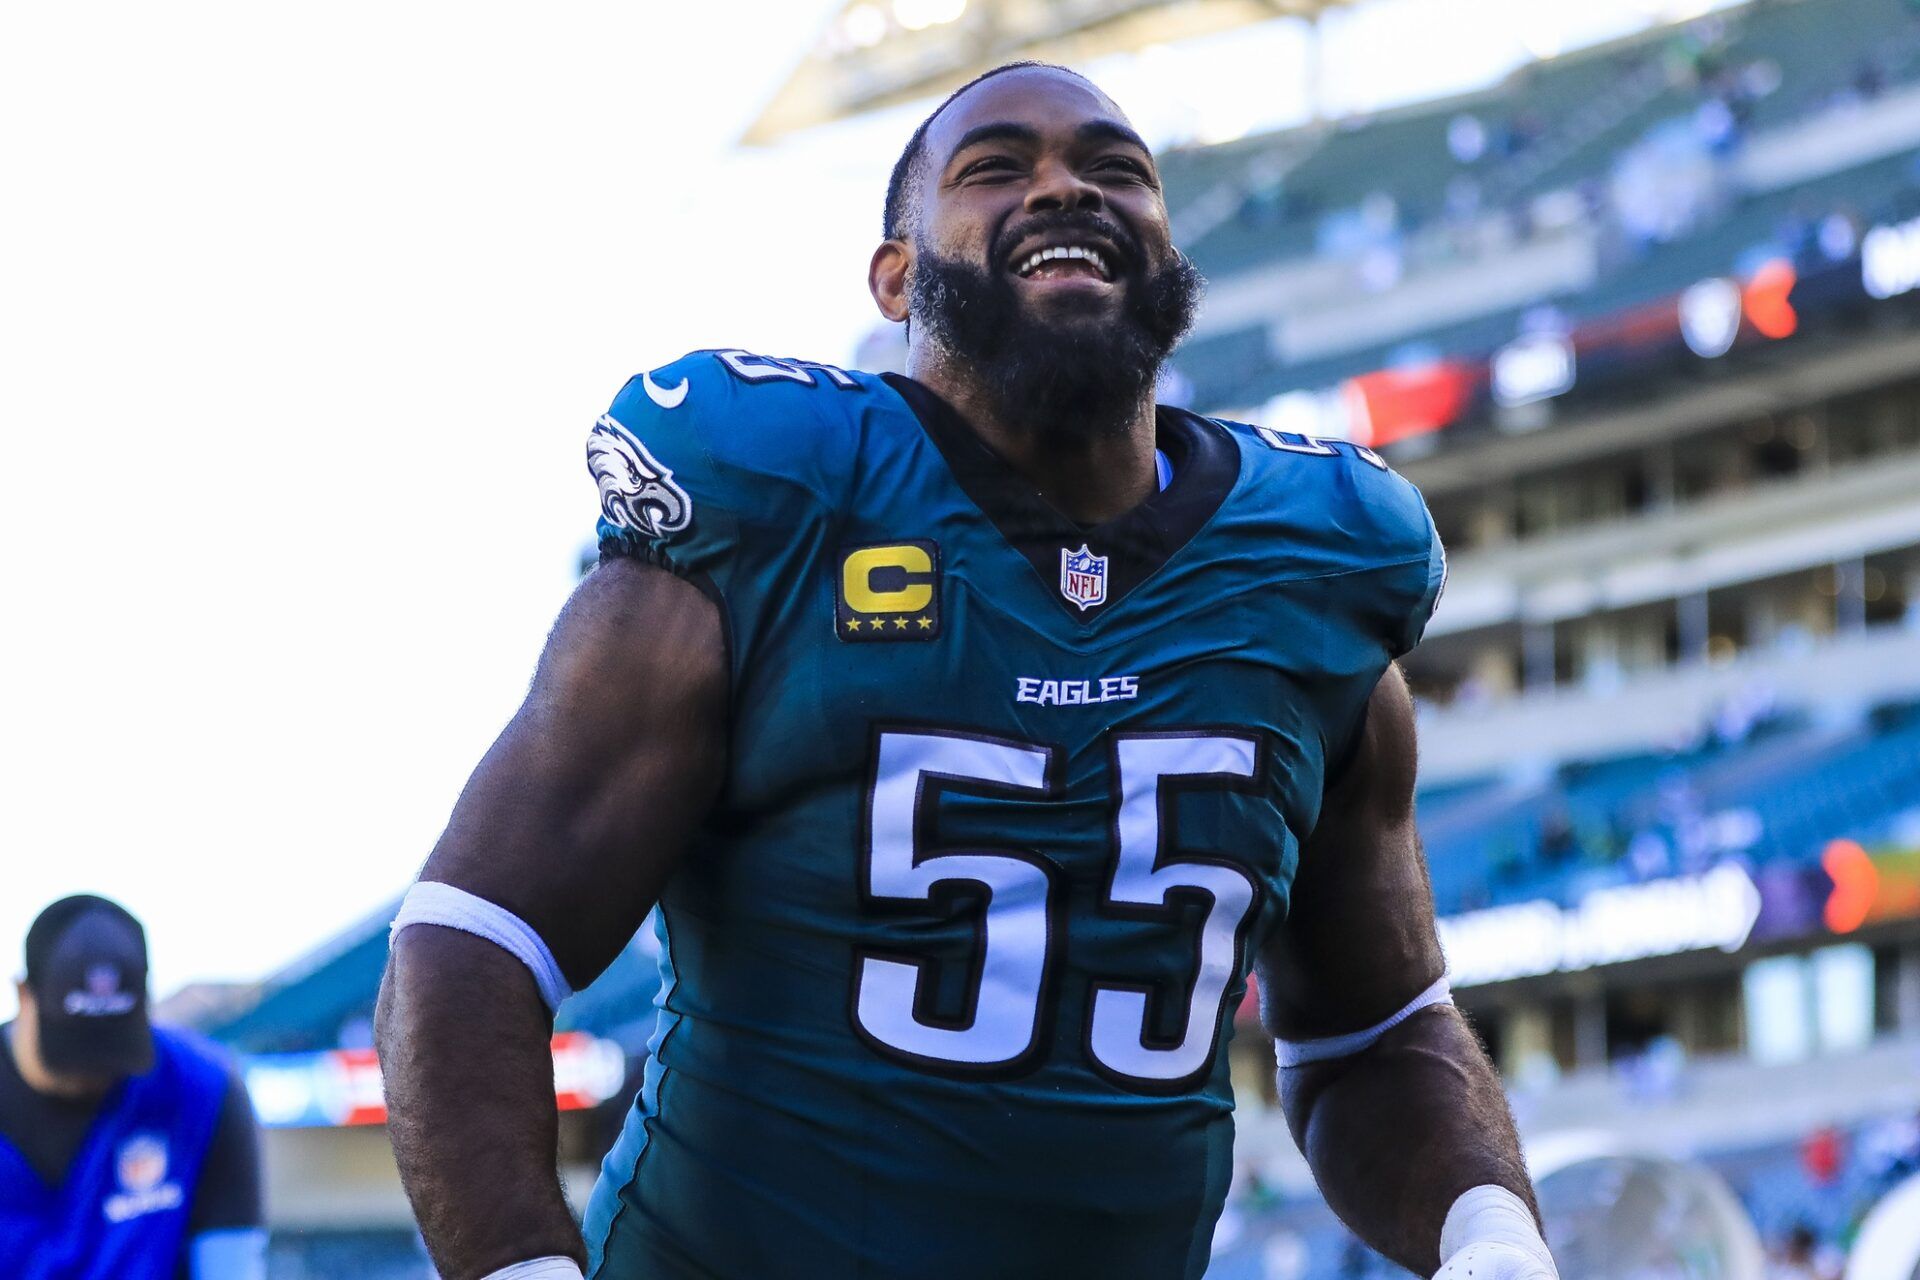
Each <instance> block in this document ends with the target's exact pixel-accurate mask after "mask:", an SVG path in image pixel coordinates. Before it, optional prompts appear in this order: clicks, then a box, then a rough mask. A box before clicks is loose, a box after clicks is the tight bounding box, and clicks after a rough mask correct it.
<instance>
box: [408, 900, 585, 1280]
mask: <svg viewBox="0 0 1920 1280" xmlns="http://www.w3.org/2000/svg"><path fill="white" fill-rule="evenodd" d="M410 924H437V925H441V926H443V927H445V928H448V929H458V930H460V932H462V933H470V934H472V935H473V936H474V937H476V938H485V939H486V940H487V941H488V942H491V943H492V944H493V945H494V946H496V947H499V948H500V949H501V950H503V951H505V952H506V953H507V954H508V955H510V956H512V957H513V958H514V959H516V960H518V961H519V962H520V963H521V964H523V965H525V966H527V972H528V973H531V974H532V975H533V982H534V985H535V986H537V987H539V988H540V998H541V999H542V1000H544V1001H546V1002H547V1008H548V1009H549V1010H553V1009H558V1008H559V1007H560V1002H561V1001H562V1000H565V999H566V998H567V997H568V996H570V995H572V994H573V988H572V987H569V986H568V985H567V979H566V975H564V974H562V973H561V972H560V963H559V961H557V960H555V959H554V958H553V952H552V951H550V950H549V949H548V948H547V944H546V942H545V941H544V940H543V939H542V938H541V937H540V935H539V934H537V933H535V932H534V931H533V926H532V925H530V924H528V923H527V922H526V921H525V920H522V919H521V918H520V917H519V916H516V915H515V914H513V912H511V911H509V910H507V909H506V908H505V907H502V906H499V905H497V904H495V903H492V902H488V901H487V900H486V899H485V898H482V897H478V896H476V895H474V894H471V893H468V892H467V891H466V890H465V889H456V888H454V887H453V886H452V885H450V884H439V883H437V882H435V881H432V880H419V881H416V882H415V883H414V886H413V887H412V888H411V889H408V890H407V896H406V897H405V898H404V899H402V900H401V903H400V914H399V915H397V916H395V917H394V918H393V929H392V931H391V933H392V934H398V933H399V932H400V931H401V930H402V929H404V928H406V927H407V926H408V925H410ZM389 936H391V934H390V935H389ZM543 1261H544V1260H543ZM567 1265H568V1266H572V1265H573V1264H572V1263H570V1262H569V1263H568V1264H567ZM497 1274H498V1275H503V1276H504V1275H506V1274H507V1273H506V1272H504V1271H503V1272H499V1273H497ZM526 1274H527V1276H529V1277H535V1276H538V1277H539V1278H540V1280H545V1277H546V1275H547V1274H548V1273H546V1272H533V1271H529V1272H527V1273H526ZM573 1274H574V1275H578V1274H579V1272H578V1271H577V1270H576V1271H575V1272H574V1273H573ZM513 1280H520V1277H519V1276H517V1275H516V1276H514V1278H513Z"/></svg>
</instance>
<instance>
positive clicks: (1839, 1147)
mask: <svg viewBox="0 0 1920 1280" xmlns="http://www.w3.org/2000/svg"><path fill="white" fill-rule="evenodd" d="M1845 1161H1846V1140H1845V1139H1844V1138H1843V1137H1841V1134H1840V1131H1839V1130H1838V1129H1835V1128H1833V1127H1832V1126H1831V1125H1828V1126H1826V1127H1823V1128H1819V1129H1815V1130H1814V1131H1813V1132H1812V1133H1810V1134H1808V1135H1807V1136H1806V1139H1805V1140H1804V1141H1803V1142H1801V1144H1800V1169H1801V1171H1802V1172H1803V1173H1805V1174H1806V1175H1807V1180H1808V1181H1809V1182H1811V1183H1813V1185H1815V1186H1816V1187H1826V1186H1831V1185H1833V1183H1835V1182H1836V1181H1838V1180H1839V1177H1840V1170H1841V1167H1842V1165H1843V1164H1844V1163H1845Z"/></svg>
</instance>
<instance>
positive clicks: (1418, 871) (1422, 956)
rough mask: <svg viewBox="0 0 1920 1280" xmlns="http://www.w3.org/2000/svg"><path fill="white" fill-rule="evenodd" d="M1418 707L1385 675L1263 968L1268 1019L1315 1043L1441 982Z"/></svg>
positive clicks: (1363, 1024) (1369, 1022) (1379, 1017)
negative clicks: (1419, 769) (1422, 819)
mask: <svg viewBox="0 0 1920 1280" xmlns="http://www.w3.org/2000/svg"><path fill="white" fill-rule="evenodd" d="M1415 766H1416V751H1415V742H1414V717H1413V700H1412V697H1411V696H1410V695H1409V694H1408V692H1407V686H1406V681H1405V679H1404V678H1403V677H1402V676H1401V675H1400V672H1399V670H1398V669H1397V668H1394V667H1389V668H1388V669H1387V671H1386V674H1385V675H1383V676H1382V677H1381V679H1380V683H1379V684H1378V685H1377V686H1376V687H1375V689H1374V691H1373V694H1372V697H1371V698H1370V699H1369V701H1368V705H1367V718H1366V723H1365V725H1364V727H1363V728H1362V730H1361V738H1360V743H1359V745H1358V747H1357V749H1356V751H1355V754H1354V757H1353V759H1352V760H1351V761H1350V762H1349V764H1348V765H1347V767H1346V770H1345V771H1344V773H1343V774H1342V776H1341V777H1340V779H1339V780H1338V781H1337V782H1336V784H1335V785H1334V786H1333V787H1332V788H1331V789H1330V790H1329V791H1328V793H1327V796H1326V799H1325V802H1324V804H1323V805H1322V808H1321V814H1320V820H1319V822H1318V823H1317V824H1316V826H1315V827H1314V830H1313V833H1312V835H1311V836H1309V837H1308V839H1307V841H1306V844H1305V846H1304V848H1303V849H1302V850H1301V854H1300V867H1299V871H1298V873H1297V874H1296V876H1295V877H1294V883H1293V888H1292V894H1291V898H1290V902H1289V906H1288V911H1287V918H1286V920H1285V922H1284V923H1283V924H1282V925H1281V926H1280V927H1279V928H1278V929H1277V930H1276V931H1275V933H1274V936H1273V937H1272V939H1271V940H1270V941H1269V942H1268V944H1267V945H1266V947H1265V948H1264V949H1263V951H1262V953H1261V955H1260V958H1259V963H1258V967H1259V973H1260V990H1261V1016H1262V1019H1263V1021H1264V1022H1265V1024H1266V1026H1267V1029H1268V1031H1269V1032H1271V1033H1272V1034H1273V1035H1275V1036H1277V1037H1280V1038H1282V1039H1286V1040H1309V1039H1319V1038H1322V1037H1327V1036H1336V1035H1343V1034H1347V1033H1350V1032H1354V1031H1358V1030H1361V1029H1364V1028H1367V1027H1371V1026H1374V1025H1376V1024H1378V1023H1379V1022H1381V1021H1383V1020H1384V1019H1386V1018H1389V1017H1391V1016H1392V1015H1393V1014H1394V1013H1396V1012H1397V1011H1399V1010H1400V1009H1402V1008H1404V1007H1405V1006H1406V1005H1407V1003H1408V1002H1409V1001H1411V1000H1413V999H1414V998H1415V997H1416V996H1418V995H1419V994H1420V993H1421V992H1422V991H1424V990H1425V989H1426V988H1427V987H1429V986H1431V985H1432V984H1433V983H1434V982H1435V981H1437V980H1438V979H1439V978H1440V976H1441V975H1442V974H1443V973H1444V972H1445V967H1446V966H1445V961H1444V960H1443V959H1442V957H1441V954H1440V942H1439V938H1438V935H1437V933H1436V931H1435V928H1434V921H1433V890H1432V887H1431V886H1430V885H1429V883H1428V880H1427V866H1426V859H1425V857H1424V855H1423V854H1422V852H1421V849H1420V839H1419V835H1418V833H1417V832H1416V830H1415V827H1414V808H1413V786H1414V773H1415Z"/></svg>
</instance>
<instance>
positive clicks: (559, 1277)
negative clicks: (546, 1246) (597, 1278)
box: [480, 1258, 584, 1280]
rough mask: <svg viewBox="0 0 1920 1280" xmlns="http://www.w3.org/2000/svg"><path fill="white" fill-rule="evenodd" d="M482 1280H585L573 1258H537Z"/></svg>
mask: <svg viewBox="0 0 1920 1280" xmlns="http://www.w3.org/2000/svg"><path fill="white" fill-rule="evenodd" d="M480 1280H584V1277H583V1276H582V1275H581V1274H580V1268H579V1267H577V1266H575V1265H574V1263H573V1259H572V1258H535V1259H534V1260H533V1261H532V1262H516V1263H514V1264H513V1265H512V1266H510V1267H502V1268H501V1269H500V1270H498V1271H494V1272H489V1273H488V1274H487V1275H484V1276H481V1277H480Z"/></svg>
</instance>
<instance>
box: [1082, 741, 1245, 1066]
mask: <svg viewBox="0 0 1920 1280" xmlns="http://www.w3.org/2000/svg"><path fill="white" fill-rule="evenodd" d="M1136 742H1184V743H1189V744H1194V745H1200V744H1205V745H1206V746H1208V747H1214V748H1218V747H1223V746H1228V744H1231V746H1232V747H1234V748H1238V749H1239V750H1238V751H1237V752H1235V754H1237V755H1240V756H1244V758H1245V768H1244V770H1242V769H1199V770H1173V769H1164V768H1163V769H1150V770H1148V771H1147V772H1146V773H1145V775H1144V776H1141V771H1140V770H1139V769H1135V770H1134V771H1133V774H1134V777H1135V778H1136V779H1137V781H1135V782H1134V783H1133V784H1132V785H1133V787H1137V788H1138V793H1139V794H1137V795H1135V794H1134V793H1133V792H1132V791H1131V789H1130V787H1129V776H1128V770H1127V769H1126V768H1125V767H1124V764H1123V761H1122V757H1123V756H1124V755H1125V754H1126V748H1127V746H1128V744H1130V743H1136ZM1260 746H1261V743H1260V739H1259V737H1258V736H1257V735H1255V734H1252V733H1249V732H1247V731H1246V730H1244V729H1168V730H1157V731H1151V732H1146V731H1140V732H1123V731H1114V732H1112V733H1110V734H1108V739H1107V767H1108V770H1109V773H1108V777H1109V779H1110V782H1109V790H1110V795H1111V797H1112V817H1111V819H1110V821H1109V822H1108V826H1107V836H1108V842H1109V847H1110V848H1111V850H1112V852H1113V866H1112V869H1111V870H1110V871H1109V873H1108V875H1107V880H1106V884H1105V886H1104V888H1102V890H1101V893H1100V910H1101V911H1102V912H1103V913H1105V914H1106V915H1110V916H1114V917H1116V918H1118V919H1121V920H1137V921H1142V922H1151V923H1167V922H1168V921H1169V919H1170V918H1173V919H1174V920H1176V921H1177V918H1178V916H1179V914H1180V911H1181V908H1180V906H1179V903H1178V902H1177V901H1174V900H1173V899H1174V898H1175V896H1176V895H1179V896H1186V897H1204V898H1205V899H1206V902H1207V914H1206V917H1205V919H1203V920H1202V921H1201V923H1200V925H1199V927H1198V928H1196V929H1195V930H1194V937H1193V960H1192V976H1191V977H1190V978H1189V979H1188V981H1187V983H1186V988H1185V991H1184V993H1182V992H1170V991H1169V990H1168V989H1167V988H1166V986H1165V985H1164V984H1160V985H1156V984H1153V983H1140V982H1118V981H1113V980H1103V979H1096V980H1095V981H1094V983H1093V986H1092V992H1091V996H1090V998H1089V1000H1088V1006H1089V1007H1088V1012H1087V1022H1086V1029H1085V1032H1084V1033H1083V1037H1082V1047H1083V1048H1084V1049H1085V1050H1086V1054H1087V1060H1088V1061H1089V1062H1091V1063H1092V1064H1093V1068H1094V1070H1095V1071H1097V1072H1099V1073H1100V1074H1101V1075H1103V1076H1106V1077H1107V1078H1108V1079H1111V1080H1113V1081H1115V1082H1116V1083H1120V1084H1124V1085H1126V1086H1127V1087H1128V1088H1130V1089H1137V1090H1143V1091H1147V1092H1166V1093H1185V1092H1187V1091H1189V1090H1191V1089H1192V1088H1194V1087H1195V1086H1196V1085H1198V1084H1199V1083H1200V1082H1201V1081H1202V1080H1204V1079H1206V1077H1207V1076H1209V1075H1211V1074H1212V1073H1213V1070H1214V1067H1215V1065H1216V1063H1217V1061H1218V1056H1219V1051H1220V1030H1221V1027H1222V1026H1224V1025H1225V1023H1226V1021H1227V1019H1228V1017H1230V1016H1231V1014H1232V1010H1231V1009H1230V1008H1229V1007H1228V1006H1229V1004H1230V1003H1231V1001H1230V1000H1229V999H1228V997H1229V996H1231V995H1232V994H1233V987H1234V979H1235V976H1236V975H1238V974H1239V973H1240V969H1241V965H1242V964H1243V963H1244V961H1245V959H1246V949H1247V935H1248V933H1249V932H1250V931H1251V929H1252V928H1253V922H1254V921H1255V920H1256V919H1257V918H1259V915H1260V906H1261V900H1262V897H1263V895H1262V893H1261V889H1260V884H1259V882H1258V881H1257V880H1255V879H1254V877H1253V876H1252V875H1250V874H1248V872H1247V868H1246V867H1245V865H1243V864H1242V863H1239V862H1235V861H1234V860H1232V859H1231V858H1227V857H1222V856H1220V855H1217V854H1203V853H1194V852H1191V851H1189V850H1185V849H1182V848H1181V847H1180V844H1179V836H1178V831H1179V823H1178V822H1177V821H1176V820H1175V819H1176V817H1177V815H1176V812H1175V811H1176V809H1177V808H1178V806H1179V803H1180V797H1181V796H1183V795H1185V794H1188V793H1190V792H1194V791H1229V792H1237V793H1241V794H1247V795H1254V794H1258V792H1259V790H1260V787H1261V785H1262V784H1263V782H1264V780H1265V755H1264V753H1263V752H1262V751H1261V749H1260ZM1176 779H1177V780H1178V781H1175V780H1176ZM1129 799H1135V800H1137V801H1140V802H1143V803H1150V804H1151V805H1152V806H1153V819H1152V824H1151V831H1150V833H1148V834H1147V836H1146V839H1145V841H1144V842H1143V841H1139V840H1129V839H1128V835H1127V819H1128V817H1129V813H1130V811H1129V807H1128V801H1129ZM1142 843H1144V844H1145V846H1146V847H1145V848H1144V849H1142V848H1141V847H1140V846H1141V844H1142ZM1143 860H1144V861H1145V863H1146V866H1145V867H1144V868H1140V867H1138V866H1137V864H1138V863H1140V862H1141V861H1143ZM1180 867H1202V868H1209V869H1212V870H1213V871H1215V872H1216V873H1217V872H1225V873H1227V874H1228V875H1231V876H1233V877H1234V878H1236V879H1237V880H1238V881H1239V882H1240V884H1242V885H1244V886H1245V887H1246V902H1245V905H1244V906H1242V907H1241V908H1240V910H1239V914H1238V916H1237V918H1234V920H1233V927H1232V931H1231V937H1232V946H1231V948H1230V949H1229V950H1228V952H1227V954H1226V955H1225V956H1224V957H1223V956H1220V955H1218V954H1215V955H1214V956H1212V957H1209V956H1208V954H1207V952H1208V942H1209V940H1210V939H1212V940H1216V941H1217V932H1218V931H1217V927H1216V926H1217V925H1218V923H1219V918H1220V917H1221V916H1222V915H1223V913H1225V912H1227V911H1229V910H1230V907H1231V904H1230V903H1227V902H1223V901H1222V894H1221V893H1220V892H1219V891H1218V890H1217V889H1216V888H1210V887H1209V886H1207V885H1206V884H1203V883H1196V882H1195V881H1193V880H1182V879H1180V877H1179V874H1178V870H1177V869H1178V868H1180ZM1170 872H1171V873H1173V874H1172V875H1168V874H1167V873H1170ZM1205 878H1207V879H1212V880H1214V881H1216V883H1218V882H1219V880H1220V879H1221V877H1220V876H1219V875H1218V874H1214V875H1210V876H1207V877H1205ZM1124 879H1133V880H1136V881H1144V882H1145V884H1146V886H1148V887H1160V889H1159V893H1158V895H1157V899H1158V900H1157V901H1148V900H1146V899H1145V898H1124V899H1123V898H1118V897H1116V896H1115V893H1116V891H1117V890H1119V889H1121V888H1122V887H1123V880H1124ZM1231 887H1232V889H1234V890H1235V891H1237V890H1238V888H1239V886H1238V885H1235V886H1231ZM1210 959H1211V961H1212V963H1211V964H1209V960H1210ZM1222 961H1224V965H1223V963H1222ZM1210 972H1211V973H1212V974H1215V975H1218V983H1217V985H1218V986H1219V991H1218V993H1217V994H1213V995H1211V996H1210V998H1208V999H1205V1000H1202V999H1201V998H1200V996H1201V992H1202V991H1203V989H1205V987H1207V986H1210V985H1213V984H1212V983H1210V982H1209V974H1210ZM1109 995H1112V996H1116V997H1119V998H1118V999H1107V998H1106V997H1107V996H1109ZM1169 999H1178V1000H1179V1001H1180V1003H1181V1005H1182V1006H1183V1007H1184V1008H1185V1009H1186V1018H1185V1022H1184V1026H1183V1030H1182V1034H1181V1036H1180V1038H1179V1039H1178V1040H1175V1041H1171V1042H1166V1041H1162V1040H1158V1039H1156V1038H1155V1037H1153V1036H1151V1035H1150V1034H1149V1033H1150V1031H1151V1029H1152V1027H1153V1026H1154V1025H1155V1024H1156V1023H1161V1022H1164V1021H1165V1017H1164V1011H1165V1003H1166V1001H1167V1000H1169ZM1208 1004H1211V1005H1212V1006H1213V1015H1212V1019H1211V1033H1210V1034H1209V1036H1208V1037H1207V1044H1206V1049H1205V1051H1204V1052H1201V1053H1197V1054H1196V1053H1195V1051H1194V1050H1193V1048H1192V1047H1191V1045H1192V1044H1193V1042H1194V1033H1195V1032H1196V1031H1197V1030H1199V1028H1200V1027H1201V1026H1202V1025H1205V1024H1204V1023H1203V1022H1202V1016H1203V1015H1202V1013H1201V1010H1202V1008H1203V1007H1204V1006H1206V1005H1208ZM1103 1009H1112V1010H1114V1011H1115V1013H1114V1014H1113V1015H1111V1016H1104V1017H1103V1014H1102V1010H1103ZM1156 1014H1160V1015H1161V1016H1160V1017H1156V1016H1155V1015H1156ZM1116 1020H1117V1022H1118V1023H1119V1024H1120V1025H1122V1026H1125V1027H1128V1028H1133V1029H1137V1030H1136V1031H1135V1034H1134V1039H1133V1041H1132V1042H1131V1043H1129V1044H1127V1045H1126V1048H1127V1050H1129V1051H1133V1052H1138V1053H1144V1054H1147V1055H1149V1059H1148V1060H1149V1061H1154V1059H1153V1058H1152V1057H1151V1055H1156V1054H1165V1055H1168V1057H1167V1058H1165V1059H1159V1061H1167V1062H1174V1063H1179V1062H1182V1061H1184V1059H1185V1058H1193V1059H1194V1060H1195V1061H1194V1065H1192V1066H1189V1067H1185V1068H1184V1069H1182V1070H1179V1071H1174V1072H1172V1073H1170V1074H1169V1073H1166V1072H1162V1071H1158V1070H1156V1071H1154V1072H1153V1073H1151V1074H1148V1073H1143V1072H1140V1071H1133V1070H1127V1069H1126V1068H1125V1067H1123V1066H1121V1065H1119V1064H1118V1063H1116V1062H1114V1061H1113V1060H1112V1059H1113V1058H1114V1057H1117V1056H1119V1054H1118V1053H1116V1052H1114V1051H1113V1042H1114V1040H1115V1039H1116V1037H1114V1036H1112V1035H1110V1034H1103V1032H1102V1031H1101V1026H1102V1024H1103V1023H1107V1024H1113V1023H1114V1022H1116ZM1102 1039H1105V1040H1106V1041H1107V1043H1108V1046H1109V1049H1108V1052H1104V1053H1103V1052H1102V1051H1101V1048H1100V1043H1101V1041H1102Z"/></svg>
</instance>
